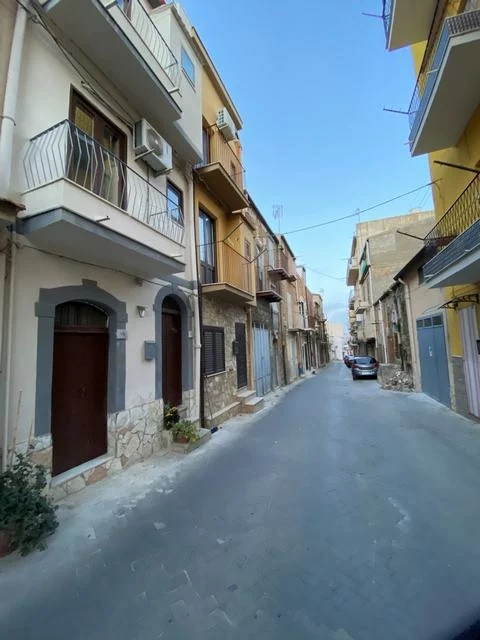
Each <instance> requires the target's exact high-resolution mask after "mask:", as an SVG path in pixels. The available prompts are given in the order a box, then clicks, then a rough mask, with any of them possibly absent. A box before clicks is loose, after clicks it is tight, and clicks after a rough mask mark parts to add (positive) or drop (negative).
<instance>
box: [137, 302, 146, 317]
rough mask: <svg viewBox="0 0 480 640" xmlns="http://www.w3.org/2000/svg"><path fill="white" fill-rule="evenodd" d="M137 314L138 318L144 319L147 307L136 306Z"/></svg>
mask: <svg viewBox="0 0 480 640" xmlns="http://www.w3.org/2000/svg"><path fill="white" fill-rule="evenodd" d="M137 313H138V316H139V317H140V318H144V317H145V316H146V315H147V307H142V306H141V305H138V306H137Z"/></svg>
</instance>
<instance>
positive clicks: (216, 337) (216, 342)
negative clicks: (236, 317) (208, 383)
mask: <svg viewBox="0 0 480 640" xmlns="http://www.w3.org/2000/svg"><path fill="white" fill-rule="evenodd" d="M202 348H203V372H204V374H205V375H207V376H209V375H212V374H213V373H218V372H220V371H225V334H224V330H223V328H222V327H204V329H203V345H202Z"/></svg>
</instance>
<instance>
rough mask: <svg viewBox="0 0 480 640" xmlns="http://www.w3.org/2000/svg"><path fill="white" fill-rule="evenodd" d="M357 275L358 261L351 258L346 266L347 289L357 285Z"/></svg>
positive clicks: (353, 257)
mask: <svg viewBox="0 0 480 640" xmlns="http://www.w3.org/2000/svg"><path fill="white" fill-rule="evenodd" d="M358 273H359V271H358V260H357V258H356V257H355V256H352V257H351V258H350V259H349V261H348V266H347V285H348V286H349V287H353V286H354V285H356V284H357V280H358Z"/></svg>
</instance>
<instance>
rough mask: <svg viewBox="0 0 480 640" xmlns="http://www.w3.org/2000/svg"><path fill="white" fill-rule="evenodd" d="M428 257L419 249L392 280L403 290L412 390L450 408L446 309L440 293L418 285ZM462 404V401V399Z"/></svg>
mask: <svg viewBox="0 0 480 640" xmlns="http://www.w3.org/2000/svg"><path fill="white" fill-rule="evenodd" d="M431 255H432V252H431V251H427V249H426V248H425V247H422V248H421V249H420V251H419V252H418V253H417V254H416V255H415V256H414V257H413V258H412V259H411V260H410V261H409V262H407V264H406V265H405V266H403V267H402V269H400V271H399V272H398V273H397V274H396V275H395V280H396V282H397V283H399V284H400V285H402V287H403V289H404V298H405V306H406V314H407V322H408V333H409V335H410V351H411V366H412V374H413V383H414V387H415V390H416V391H423V392H424V393H427V394H428V395H430V396H431V397H432V398H435V400H438V401H439V402H442V403H443V404H445V405H446V406H448V407H453V406H454V401H455V398H454V396H453V394H452V388H451V385H450V379H451V377H452V375H453V371H452V366H451V358H449V356H448V354H449V340H448V332H447V329H448V327H447V309H446V308H445V300H444V297H443V291H442V290H441V289H440V288H432V289H429V288H427V287H424V286H422V285H423V281H424V280H423V267H424V265H425V263H426V262H428V260H429V259H430V257H431ZM403 326H404V327H405V321H404V323H403ZM433 354H435V357H434V358H432V355H433ZM438 365H440V366H438ZM463 401H464V402H466V398H463Z"/></svg>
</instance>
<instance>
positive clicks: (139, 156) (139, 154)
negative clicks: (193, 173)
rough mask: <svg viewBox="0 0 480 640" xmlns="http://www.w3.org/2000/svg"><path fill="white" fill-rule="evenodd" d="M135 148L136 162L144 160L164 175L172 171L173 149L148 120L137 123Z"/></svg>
mask: <svg viewBox="0 0 480 640" xmlns="http://www.w3.org/2000/svg"><path fill="white" fill-rule="evenodd" d="M133 148H134V151H135V160H143V161H144V162H146V163H147V164H148V165H149V166H150V167H151V168H152V169H153V170H154V171H155V172H157V173H164V172H166V171H170V170H171V168H172V166H173V163H172V147H171V146H170V145H169V144H168V142H167V141H166V140H164V139H163V138H162V136H161V135H160V134H159V133H158V132H157V131H155V129H154V128H153V127H152V126H151V125H150V124H148V122H147V121H146V120H140V121H139V122H136V123H135V127H134V130H133Z"/></svg>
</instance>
